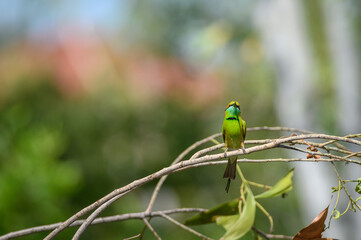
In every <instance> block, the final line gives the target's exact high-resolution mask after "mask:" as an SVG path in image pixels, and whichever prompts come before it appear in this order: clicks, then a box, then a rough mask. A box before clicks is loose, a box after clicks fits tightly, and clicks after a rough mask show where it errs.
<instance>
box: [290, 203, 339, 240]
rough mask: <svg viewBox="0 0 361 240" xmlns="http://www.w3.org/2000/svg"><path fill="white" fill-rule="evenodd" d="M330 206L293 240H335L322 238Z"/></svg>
mask: <svg viewBox="0 0 361 240" xmlns="http://www.w3.org/2000/svg"><path fill="white" fill-rule="evenodd" d="M330 203H331V202H330ZM329 206H330V204H328V206H327V208H326V209H325V210H323V211H322V212H321V213H320V214H318V216H317V217H316V218H315V219H313V221H312V222H311V224H310V225H308V226H307V227H305V228H303V229H301V230H300V231H299V232H298V233H297V234H296V236H295V237H294V238H293V240H306V239H307V240H333V239H332V238H322V232H323V230H324V224H325V220H326V217H327V212H328V207H329Z"/></svg>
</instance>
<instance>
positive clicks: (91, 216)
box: [72, 194, 124, 240]
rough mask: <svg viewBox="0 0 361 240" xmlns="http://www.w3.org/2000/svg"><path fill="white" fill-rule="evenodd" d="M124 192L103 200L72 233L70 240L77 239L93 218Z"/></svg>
mask: <svg viewBox="0 0 361 240" xmlns="http://www.w3.org/2000/svg"><path fill="white" fill-rule="evenodd" d="M123 195H124V194H119V195H118V196H115V197H113V198H112V199H110V200H109V201H108V202H105V203H104V204H103V205H101V206H100V207H99V208H97V209H96V210H95V211H94V212H93V213H92V214H90V216H89V217H88V218H87V219H86V220H85V221H84V222H83V224H82V225H81V226H80V228H79V229H78V230H77V231H76V233H75V234H74V236H73V238H72V240H78V239H79V237H80V236H81V235H82V234H83V232H84V231H85V229H86V228H87V227H88V226H89V225H90V224H91V223H92V222H93V221H94V219H95V218H96V217H97V216H98V215H99V214H100V213H101V212H103V211H104V210H105V209H106V208H107V207H108V206H109V205H110V204H112V203H113V202H115V201H116V200H118V199H119V198H121V197H122V196H123Z"/></svg>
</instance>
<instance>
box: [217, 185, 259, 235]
mask: <svg viewBox="0 0 361 240" xmlns="http://www.w3.org/2000/svg"><path fill="white" fill-rule="evenodd" d="M246 189H247V197H246V203H245V206H244V208H243V209H242V210H241V208H239V214H237V215H233V216H225V217H218V218H217V224H218V225H221V226H223V227H224V228H225V229H226V233H225V234H224V235H223V236H222V237H221V239H222V240H235V239H239V238H240V237H242V236H244V235H245V234H246V233H247V232H248V231H249V230H250V229H251V228H252V225H253V222H254V219H255V215H256V200H255V199H254V196H253V193H252V191H251V189H250V188H249V186H248V185H246Z"/></svg>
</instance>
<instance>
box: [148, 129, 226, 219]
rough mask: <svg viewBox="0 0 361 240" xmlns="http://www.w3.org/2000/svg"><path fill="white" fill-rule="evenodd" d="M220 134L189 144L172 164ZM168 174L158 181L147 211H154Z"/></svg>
mask: <svg viewBox="0 0 361 240" xmlns="http://www.w3.org/2000/svg"><path fill="white" fill-rule="evenodd" d="M219 135H220V134H219V133H216V134H213V135H211V136H209V137H206V138H204V139H202V140H200V141H197V142H195V143H194V144H192V145H191V146H189V147H188V148H187V149H186V150H184V151H183V152H182V153H181V154H179V155H178V157H177V158H176V159H175V160H174V161H173V162H172V163H171V165H174V164H176V163H178V162H180V161H181V160H182V159H183V158H184V157H185V156H186V155H187V154H189V153H190V152H191V151H193V150H194V149H196V148H197V147H199V146H201V145H202V144H204V143H206V142H209V141H210V140H211V139H214V138H216V137H218V136H219ZM167 177H168V175H165V176H163V177H161V179H159V181H158V183H157V186H156V187H155V189H154V191H153V194H152V197H151V199H150V201H149V204H148V207H147V209H146V210H145V212H150V211H152V208H153V205H154V202H155V199H156V197H157V196H158V193H159V191H160V188H161V187H162V185H163V183H164V182H165V180H166V179H167Z"/></svg>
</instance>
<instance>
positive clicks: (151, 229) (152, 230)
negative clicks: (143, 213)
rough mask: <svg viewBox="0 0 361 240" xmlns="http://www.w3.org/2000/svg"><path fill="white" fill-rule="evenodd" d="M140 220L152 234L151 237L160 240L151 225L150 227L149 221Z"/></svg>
mask: <svg viewBox="0 0 361 240" xmlns="http://www.w3.org/2000/svg"><path fill="white" fill-rule="evenodd" d="M142 220H143V222H144V223H145V225H147V227H148V228H149V230H150V231H151V232H152V233H153V235H154V236H155V238H156V239H158V240H162V239H161V238H160V237H159V235H158V233H157V232H156V231H155V230H154V228H153V227H152V225H150V223H149V221H148V220H147V219H146V218H143V219H142Z"/></svg>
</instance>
